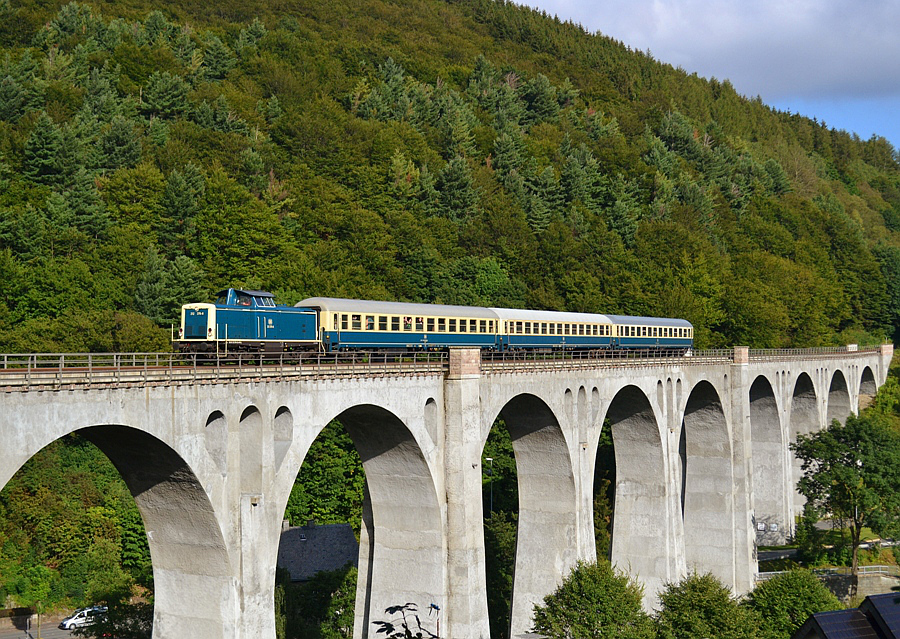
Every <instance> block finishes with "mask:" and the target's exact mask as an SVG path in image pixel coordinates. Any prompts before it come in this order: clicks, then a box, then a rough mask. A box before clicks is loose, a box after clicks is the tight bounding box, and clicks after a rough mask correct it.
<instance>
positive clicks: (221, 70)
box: [200, 36, 237, 80]
mask: <svg viewBox="0 0 900 639" xmlns="http://www.w3.org/2000/svg"><path fill="white" fill-rule="evenodd" d="M236 63H237V61H236V60H235V59H234V53H232V51H231V49H229V48H228V45H226V44H225V43H224V42H222V41H221V40H220V39H219V38H218V37H216V36H211V37H210V38H209V39H208V40H207V42H206V48H205V49H204V51H203V64H202V65H201V67H200V71H201V73H202V74H203V77H204V78H205V79H207V80H224V79H225V76H226V75H228V72H229V71H231V69H232V68H233V67H234V65H235V64H236Z"/></svg>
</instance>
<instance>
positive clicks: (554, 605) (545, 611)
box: [534, 559, 654, 639]
mask: <svg viewBox="0 0 900 639" xmlns="http://www.w3.org/2000/svg"><path fill="white" fill-rule="evenodd" d="M534 630H535V632H537V633H539V634H541V635H543V636H545V637H551V638H554V639H568V638H570V637H571V638H579V639H589V638H597V639H600V638H606V637H609V638H610V639H612V638H613V637H623V638H626V639H638V638H647V639H649V638H650V637H653V636H654V632H653V623H652V620H651V619H650V617H649V616H648V615H647V613H645V612H644V609H643V589H642V588H641V586H640V585H638V584H637V582H635V581H634V580H633V579H632V578H631V577H629V576H627V575H625V574H624V573H620V572H618V571H616V570H614V569H613V567H612V566H611V565H610V563H609V561H607V560H606V559H600V560H599V561H598V562H596V563H585V562H582V561H579V562H578V563H577V564H576V565H575V568H573V569H572V572H571V573H570V574H569V575H568V576H566V578H565V579H563V582H562V584H561V585H560V586H559V587H558V588H557V589H556V590H555V591H554V592H552V593H550V594H549V595H547V596H546V597H544V603H543V605H535V607H534Z"/></svg>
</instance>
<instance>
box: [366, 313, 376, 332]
mask: <svg viewBox="0 0 900 639" xmlns="http://www.w3.org/2000/svg"><path fill="white" fill-rule="evenodd" d="M366 330H367V331H374V330H375V316H374V315H366Z"/></svg>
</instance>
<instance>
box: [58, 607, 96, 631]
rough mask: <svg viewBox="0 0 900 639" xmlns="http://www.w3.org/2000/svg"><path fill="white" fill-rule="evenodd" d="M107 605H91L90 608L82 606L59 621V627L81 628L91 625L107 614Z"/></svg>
mask: <svg viewBox="0 0 900 639" xmlns="http://www.w3.org/2000/svg"><path fill="white" fill-rule="evenodd" d="M106 611H107V607H106V606H91V607H90V608H81V609H79V610H76V611H75V612H74V613H72V614H71V615H69V616H68V617H66V618H65V619H63V620H62V621H60V622H59V627H60V628H62V629H63V630H71V629H72V628H80V627H81V626H90V625H91V624H95V623H97V622H98V621H100V620H101V619H102V618H103V617H104V615H106Z"/></svg>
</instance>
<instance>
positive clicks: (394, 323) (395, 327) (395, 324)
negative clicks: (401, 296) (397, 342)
mask: <svg viewBox="0 0 900 639" xmlns="http://www.w3.org/2000/svg"><path fill="white" fill-rule="evenodd" d="M391 330H392V331H394V332H398V331H399V330H400V318H399V317H392V318H391Z"/></svg>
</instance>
